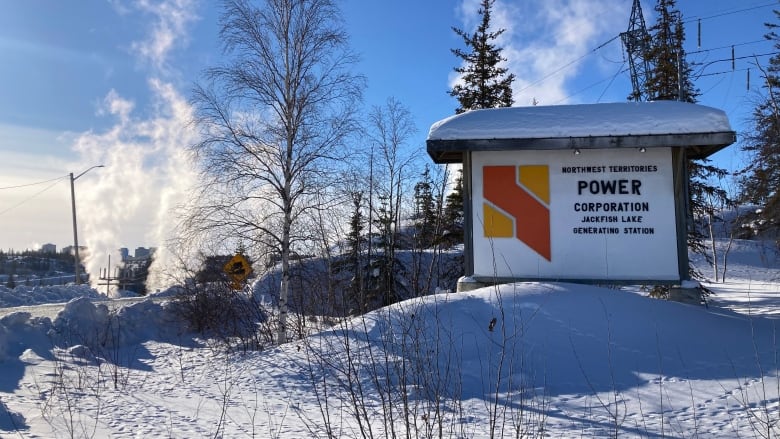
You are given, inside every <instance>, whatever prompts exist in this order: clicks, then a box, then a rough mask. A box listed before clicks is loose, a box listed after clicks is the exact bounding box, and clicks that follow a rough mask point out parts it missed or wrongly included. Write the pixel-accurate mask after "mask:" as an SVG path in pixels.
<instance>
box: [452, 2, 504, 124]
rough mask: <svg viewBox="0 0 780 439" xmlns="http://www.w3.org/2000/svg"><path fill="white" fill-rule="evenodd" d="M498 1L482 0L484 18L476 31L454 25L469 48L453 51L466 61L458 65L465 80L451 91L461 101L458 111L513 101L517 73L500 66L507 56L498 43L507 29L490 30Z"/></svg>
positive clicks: (481, 9) (480, 11)
mask: <svg viewBox="0 0 780 439" xmlns="http://www.w3.org/2000/svg"><path fill="white" fill-rule="evenodd" d="M494 3H495V0H482V2H481V5H480V9H479V11H478V13H479V15H480V16H481V18H482V19H481V21H480V24H479V26H478V27H477V30H476V31H475V32H473V33H468V32H466V31H464V30H462V29H459V28H456V27H453V28H452V30H453V31H455V33H456V34H458V35H459V36H460V37H462V38H463V42H464V44H465V45H466V48H467V51H464V50H462V49H452V53H453V54H455V56H457V57H458V58H460V59H461V60H462V61H463V65H462V66H460V67H455V71H456V72H457V73H458V74H459V75H460V76H461V79H462V83H458V84H457V85H455V86H454V87H453V88H452V90H450V96H453V97H455V98H456V99H457V100H458V103H459V104H460V105H459V107H458V108H457V109H456V110H455V113H457V114H460V113H463V112H465V111H468V110H475V109H479V108H497V107H509V106H511V105H512V103H513V98H512V82H513V81H514V80H515V75H514V74H511V73H508V69H507V68H506V67H502V66H501V65H500V64H501V63H502V62H504V61H506V58H503V57H502V56H501V50H502V49H501V48H500V47H498V46H496V45H495V41H496V39H497V38H498V37H499V36H500V35H501V34H502V33H504V30H505V29H499V30H497V31H491V30H490V13H491V9H492V8H493V4H494Z"/></svg>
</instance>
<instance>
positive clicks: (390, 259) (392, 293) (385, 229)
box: [366, 197, 398, 309]
mask: <svg viewBox="0 0 780 439" xmlns="http://www.w3.org/2000/svg"><path fill="white" fill-rule="evenodd" d="M379 200H380V203H381V204H380V207H379V209H377V215H376V217H375V219H374V224H375V225H376V230H377V232H376V233H377V234H376V239H375V243H376V248H377V250H378V254H377V256H376V258H375V259H373V260H371V261H370V273H369V279H368V284H369V285H368V288H367V291H366V303H367V306H368V309H375V308H378V307H381V306H387V305H390V304H391V303H395V302H397V301H398V295H397V291H396V281H395V274H396V264H397V263H398V261H397V260H396V258H395V250H396V244H395V241H396V237H397V236H396V233H395V228H394V224H395V221H394V218H393V212H392V209H391V208H390V205H389V204H390V200H388V198H387V197H379Z"/></svg>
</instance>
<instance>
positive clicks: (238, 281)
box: [222, 253, 252, 290]
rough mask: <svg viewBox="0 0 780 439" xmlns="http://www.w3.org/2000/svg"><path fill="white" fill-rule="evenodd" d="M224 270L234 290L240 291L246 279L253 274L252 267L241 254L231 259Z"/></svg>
mask: <svg viewBox="0 0 780 439" xmlns="http://www.w3.org/2000/svg"><path fill="white" fill-rule="evenodd" d="M222 269H223V270H224V271H225V273H227V275H228V277H229V278H230V281H231V282H230V286H231V288H233V289H234V290H240V289H241V288H242V287H243V284H244V282H245V281H246V279H247V278H248V277H249V275H250V274H252V266H251V265H250V264H249V261H248V260H247V259H246V257H245V256H244V255H242V254H241V253H236V255H235V256H233V257H232V258H230V260H229V261H228V262H227V263H226V264H225V265H224V267H222Z"/></svg>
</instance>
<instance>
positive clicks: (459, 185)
mask: <svg viewBox="0 0 780 439" xmlns="http://www.w3.org/2000/svg"><path fill="white" fill-rule="evenodd" d="M442 223H443V228H444V233H445V235H444V237H443V240H442V241H443V243H444V244H449V245H455V244H457V243H459V242H463V169H458V176H457V177H456V178H455V187H454V188H453V189H452V192H450V193H449V195H447V199H446V200H445V204H444V218H443V221H442Z"/></svg>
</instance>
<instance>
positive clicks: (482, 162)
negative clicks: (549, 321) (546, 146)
mask: <svg viewBox="0 0 780 439" xmlns="http://www.w3.org/2000/svg"><path fill="white" fill-rule="evenodd" d="M471 170H472V176H471V178H472V182H473V204H472V206H473V208H472V221H473V222H472V224H473V227H474V228H473V241H474V242H473V248H474V275H475V276H483V277H513V278H546V279H550V278H552V279H561V280H566V279H571V280H587V279H594V280H637V279H642V280H675V279H679V265H678V260H677V259H678V256H677V226H676V216H675V201H674V200H675V197H674V186H673V169H672V149H671V148H648V149H647V151H644V152H640V151H639V149H636V148H621V149H617V148H615V149H587V150H583V151H582V152H581V153H578V154H576V153H575V151H574V150H526V151H490V152H487V151H485V152H482V151H475V152H473V153H472V168H471Z"/></svg>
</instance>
